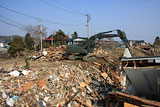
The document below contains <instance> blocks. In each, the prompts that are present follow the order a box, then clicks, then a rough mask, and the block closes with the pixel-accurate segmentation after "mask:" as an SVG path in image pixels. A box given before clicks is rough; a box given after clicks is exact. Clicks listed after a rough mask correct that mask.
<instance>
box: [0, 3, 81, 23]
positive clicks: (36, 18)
mask: <svg viewBox="0 0 160 107" xmlns="http://www.w3.org/2000/svg"><path fill="white" fill-rule="evenodd" d="M0 7H1V8H3V9H6V10H8V11H11V12H14V13H17V14H20V15H23V16H26V17H29V18H32V19H35V20H42V21H44V22H49V23H53V24H58V25H66V26H84V25H71V24H64V23H58V22H53V21H50V20H46V19H42V18H38V17H34V16H31V15H27V14H24V13H21V12H18V11H15V10H12V9H9V8H7V7H4V6H1V5H0Z"/></svg>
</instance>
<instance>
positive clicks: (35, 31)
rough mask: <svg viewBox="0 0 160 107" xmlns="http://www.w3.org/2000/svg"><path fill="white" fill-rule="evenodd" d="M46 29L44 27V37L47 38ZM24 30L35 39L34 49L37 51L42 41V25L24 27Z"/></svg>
mask: <svg viewBox="0 0 160 107" xmlns="http://www.w3.org/2000/svg"><path fill="white" fill-rule="evenodd" d="M46 29H47V28H46V27H44V26H43V27H42V37H43V38H46V36H47V31H46ZM24 30H25V31H26V33H30V34H31V36H32V37H33V40H34V48H35V49H36V47H37V45H38V43H39V41H40V25H35V26H34V25H28V26H25V27H24Z"/></svg>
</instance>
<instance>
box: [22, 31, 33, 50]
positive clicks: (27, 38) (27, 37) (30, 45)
mask: <svg viewBox="0 0 160 107" xmlns="http://www.w3.org/2000/svg"><path fill="white" fill-rule="evenodd" d="M24 41H25V43H26V47H27V49H28V50H33V49H34V40H33V38H32V37H31V35H30V33H27V34H26V35H25V40H24Z"/></svg>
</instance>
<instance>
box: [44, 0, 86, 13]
mask: <svg viewBox="0 0 160 107" xmlns="http://www.w3.org/2000/svg"><path fill="white" fill-rule="evenodd" d="M41 1H42V2H43V3H45V4H47V5H49V6H52V7H55V8H57V9H60V10H63V11H65V12H68V13H72V14H77V15H85V14H81V13H77V12H73V11H70V10H66V9H63V8H60V7H58V6H56V5H53V4H50V3H48V2H46V1H45V0H41ZM59 4H60V3H59ZM61 5H62V4H61Z"/></svg>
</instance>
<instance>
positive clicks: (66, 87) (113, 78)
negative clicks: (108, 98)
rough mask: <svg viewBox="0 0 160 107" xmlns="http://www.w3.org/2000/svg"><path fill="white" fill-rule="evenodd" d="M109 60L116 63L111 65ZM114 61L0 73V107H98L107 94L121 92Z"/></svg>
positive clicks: (1, 71)
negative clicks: (5, 106)
mask: <svg viewBox="0 0 160 107" xmlns="http://www.w3.org/2000/svg"><path fill="white" fill-rule="evenodd" d="M113 58H114V59H115V60H117V61H113ZM118 63H119V60H118V57H112V56H110V57H109V56H108V57H105V58H102V59H99V60H97V61H96V62H89V63H88V62H78V63H74V64H66V63H64V64H60V63H58V62H56V64H57V66H56V67H51V68H45V67H44V68H42V69H41V71H36V70H25V69H22V68H19V69H9V70H7V69H1V70H0V78H1V79H0V83H1V85H0V87H1V90H0V91H1V92H0V96H1V101H0V104H1V105H9V106H27V107H28V106H32V107H36V106H41V107H43V106H49V107H55V106H59V107H61V106H66V105H68V106H70V107H74V106H77V107H79V106H87V107H91V106H99V105H104V102H100V101H101V100H102V99H104V97H105V95H106V94H107V92H108V91H111V90H113V89H114V90H121V89H122V86H121V85H120V83H121V82H122V80H121V78H120V70H119V68H118V67H119V66H118V65H117V64H118Z"/></svg>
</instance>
